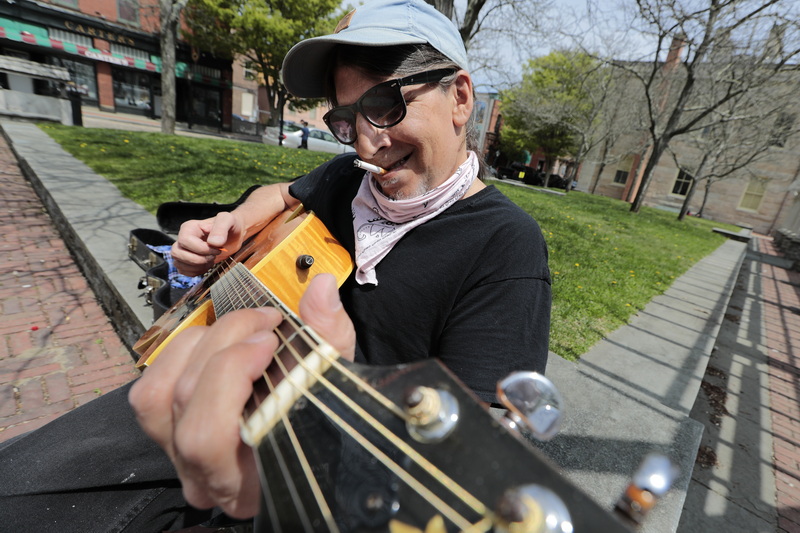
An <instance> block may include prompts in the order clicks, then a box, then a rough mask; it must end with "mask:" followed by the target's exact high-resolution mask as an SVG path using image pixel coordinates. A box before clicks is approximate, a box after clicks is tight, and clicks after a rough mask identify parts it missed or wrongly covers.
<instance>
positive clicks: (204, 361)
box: [156, 308, 283, 416]
mask: <svg viewBox="0 0 800 533" xmlns="http://www.w3.org/2000/svg"><path fill="white" fill-rule="evenodd" d="M282 320H283V316H282V315H281V313H280V312H279V311H278V310H277V309H273V308H260V309H240V310H238V311H233V312H231V313H227V314H225V315H223V316H222V317H220V318H219V320H217V321H216V323H215V324H214V325H213V326H211V327H209V328H206V331H205V334H204V335H203V339H202V342H201V344H200V345H199V346H198V349H197V350H195V354H194V356H193V358H192V360H191V361H189V363H188V364H187V365H186V366H185V370H184V371H183V374H182V375H181V377H180V380H179V381H178V382H177V383H176V386H175V398H174V399H173V409H174V410H176V414H177V415H178V416H180V414H181V412H182V410H183V409H184V408H185V406H186V405H188V404H189V402H191V401H192V400H195V399H196V397H197V393H196V391H195V389H196V387H197V382H198V380H199V379H200V376H201V375H202V374H203V373H204V372H206V367H207V365H208V364H209V361H210V360H211V359H212V358H213V357H214V356H215V355H216V354H218V353H219V352H222V351H224V350H226V349H229V348H230V347H231V346H233V345H235V344H237V343H239V342H241V341H242V340H243V339H247V338H249V337H251V336H253V335H257V334H258V335H264V336H266V337H270V336H272V330H273V329H275V328H276V327H277V326H278V324H280V323H281V321H282ZM162 355H163V354H162ZM160 358H161V356H159V359H160ZM156 362H158V359H156ZM264 368H266V365H264V366H263V367H262V368H261V369H260V370H263V369H264Z"/></svg>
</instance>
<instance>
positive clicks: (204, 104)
mask: <svg viewBox="0 0 800 533" xmlns="http://www.w3.org/2000/svg"><path fill="white" fill-rule="evenodd" d="M220 109H221V106H220V93H219V91H218V90H215V89H206V88H204V87H197V86H194V87H192V109H191V110H190V112H191V116H190V121H191V122H192V123H193V124H205V125H208V126H218V125H219V122H220V119H221V118H222V117H221V115H220Z"/></svg>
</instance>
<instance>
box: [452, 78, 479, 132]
mask: <svg viewBox="0 0 800 533" xmlns="http://www.w3.org/2000/svg"><path fill="white" fill-rule="evenodd" d="M456 76H457V77H456V80H455V81H454V82H453V85H451V89H452V90H453V92H452V96H453V99H454V106H453V125H454V126H456V127H462V126H464V125H466V124H467V122H468V121H469V117H470V116H471V115H472V107H473V105H474V103H475V102H474V99H473V94H472V78H470V76H469V74H468V73H467V71H466V70H459V71H458V73H457V74H456Z"/></svg>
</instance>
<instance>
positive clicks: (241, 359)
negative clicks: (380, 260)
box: [129, 274, 355, 518]
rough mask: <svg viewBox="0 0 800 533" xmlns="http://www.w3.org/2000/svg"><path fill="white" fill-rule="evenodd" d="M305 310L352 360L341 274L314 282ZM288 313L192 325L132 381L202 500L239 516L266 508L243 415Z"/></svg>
mask: <svg viewBox="0 0 800 533" xmlns="http://www.w3.org/2000/svg"><path fill="white" fill-rule="evenodd" d="M300 316H301V318H302V319H303V321H304V322H305V323H306V324H308V325H309V326H311V327H312V328H313V329H314V330H315V331H316V332H317V333H319V335H320V336H322V338H324V339H326V340H327V341H328V343H330V344H331V345H332V346H333V347H334V348H336V349H337V350H339V352H340V353H341V354H342V356H343V357H344V358H346V359H348V360H351V361H352V359H353V356H354V352H355V330H354V329H353V323H352V322H351V321H350V317H348V316H347V313H346V312H345V310H344V308H343V307H342V304H341V301H340V300H339V294H338V291H337V288H336V281H335V279H334V277H333V276H331V275H328V274H322V275H319V276H317V277H316V278H314V279H313V280H312V281H311V283H310V285H309V287H308V290H307V291H306V293H305V295H304V296H303V298H302V299H301V301H300ZM281 320H282V318H281V316H280V313H279V312H278V311H277V310H275V309H271V308H262V309H245V310H240V311H234V312H232V313H228V314H226V315H224V316H223V317H222V318H220V319H219V320H218V321H217V322H216V323H214V324H213V325H211V326H197V327H191V328H188V329H187V330H185V331H184V332H182V333H181V334H179V335H178V336H176V338H175V339H174V340H173V341H172V342H170V343H169V345H167V346H166V347H165V349H164V351H163V352H162V353H161V354H160V355H159V356H158V358H157V359H156V360H155V361H154V363H153V364H152V365H151V366H150V368H148V369H147V370H146V371H145V372H144V375H143V376H142V377H141V378H140V379H139V380H138V381H137V382H136V383H135V384H134V386H133V387H132V388H131V391H130V396H129V400H130V402H131V405H132V406H133V409H134V411H135V412H136V417H137V419H138V420H139V423H140V424H141V426H142V428H143V429H144V431H145V432H146V433H147V434H148V435H149V436H150V437H151V438H152V439H153V440H155V441H156V442H157V443H158V444H159V445H160V446H161V447H162V448H163V449H164V451H165V452H166V453H167V455H168V456H169V457H170V459H171V460H172V462H173V464H174V465H175V468H176V469H177V471H178V477H179V478H180V480H181V483H182V484H183V493H184V496H185V497H186V500H187V501H188V502H189V503H190V504H191V505H193V506H194V507H198V508H209V507H213V506H219V507H221V508H222V509H223V510H224V511H225V512H226V513H227V514H228V515H230V516H232V517H235V518H247V517H251V516H254V515H255V514H256V513H257V512H258V509H259V499H258V498H259V494H260V492H259V481H258V473H257V470H256V465H255V459H254V457H253V452H252V450H251V449H250V448H249V447H248V446H246V445H245V444H244V443H243V442H242V441H241V439H240V437H239V416H240V415H241V413H242V409H243V408H244V405H245V403H246V402H247V400H248V398H249V397H250V394H251V393H252V384H253V381H255V380H256V379H258V378H259V377H261V375H262V372H263V371H264V369H265V368H266V367H267V366H268V365H269V363H270V362H271V361H272V355H273V352H274V351H275V350H276V349H277V347H278V339H277V337H276V336H275V334H274V333H273V329H274V328H275V327H277V325H278V324H279V323H280V322H281Z"/></svg>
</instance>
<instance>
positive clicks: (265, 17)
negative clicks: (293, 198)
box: [185, 0, 340, 125]
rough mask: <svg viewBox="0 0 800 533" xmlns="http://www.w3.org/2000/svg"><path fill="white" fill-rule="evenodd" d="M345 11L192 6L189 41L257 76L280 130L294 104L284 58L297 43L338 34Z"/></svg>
mask: <svg viewBox="0 0 800 533" xmlns="http://www.w3.org/2000/svg"><path fill="white" fill-rule="evenodd" d="M339 5H340V2H339V1H337V0H261V1H259V0H191V3H190V5H189V6H188V7H187V10H186V17H185V19H186V25H187V28H188V31H187V32H186V33H185V38H186V39H187V41H189V42H191V43H193V44H194V45H195V46H198V47H200V48H202V49H205V50H209V51H212V52H214V53H215V55H220V56H223V57H224V56H227V57H231V58H234V57H237V58H239V59H241V60H243V61H246V62H247V63H248V66H249V67H250V68H253V69H254V70H256V71H257V72H258V73H259V74H260V76H259V82H260V83H263V85H264V87H265V88H266V95H267V105H268V112H269V113H270V115H269V116H270V118H269V124H270V125H277V124H278V121H279V119H280V115H281V113H280V111H281V110H282V109H283V107H284V104H285V103H286V102H287V101H288V100H289V98H290V95H289V94H288V93H287V91H286V89H285V88H284V86H283V84H282V83H281V81H280V69H281V65H282V63H283V58H284V57H285V56H286V54H287V52H288V51H289V49H290V48H291V47H292V46H294V45H295V44H296V43H297V42H299V41H301V40H303V39H307V38H309V37H314V36H316V35H322V34H326V33H330V32H332V31H333V29H334V28H335V26H336V22H337V21H338V19H339V18H340V17H338V16H333V13H334V11H336V10H337V8H338V7H339ZM298 105H302V103H298Z"/></svg>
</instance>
